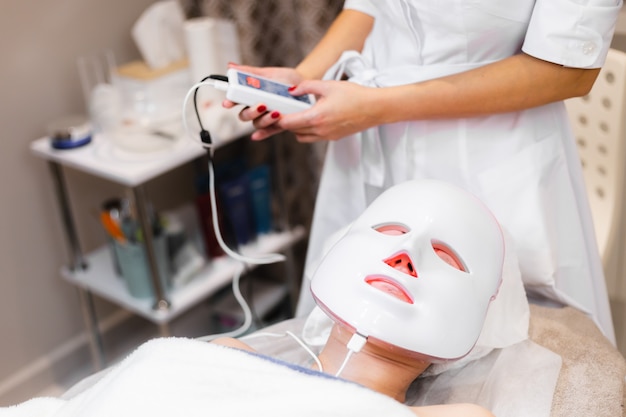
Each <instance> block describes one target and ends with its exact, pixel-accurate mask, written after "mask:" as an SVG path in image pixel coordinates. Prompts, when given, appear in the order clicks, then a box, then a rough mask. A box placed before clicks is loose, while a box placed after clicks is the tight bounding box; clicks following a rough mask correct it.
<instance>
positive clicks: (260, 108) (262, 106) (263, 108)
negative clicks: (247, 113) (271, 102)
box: [256, 104, 267, 113]
mask: <svg viewBox="0 0 626 417" xmlns="http://www.w3.org/2000/svg"><path fill="white" fill-rule="evenodd" d="M256 111H258V112H259V113H265V112H266V111H267V107H265V106H264V105H262V104H261V105H260V106H259V107H257V108H256Z"/></svg>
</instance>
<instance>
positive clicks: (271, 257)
mask: <svg viewBox="0 0 626 417" xmlns="http://www.w3.org/2000/svg"><path fill="white" fill-rule="evenodd" d="M209 194H210V197H211V217H212V220H213V229H214V231H215V237H216V238H217V241H218V243H219V244H220V246H221V247H222V249H223V250H224V252H226V254H227V255H228V256H230V257H231V258H233V259H236V260H238V261H240V262H245V263H249V264H255V265H267V264H273V263H276V262H282V261H284V260H285V259H286V257H285V255H282V254H279V253H270V254H267V255H265V256H261V257H250V256H245V255H242V254H240V253H237V252H235V251H233V250H232V249H230V248H229V247H228V245H226V242H224V239H222V232H221V231H220V227H219V221H218V218H217V202H216V199H215V175H214V173H213V162H212V160H211V158H209Z"/></svg>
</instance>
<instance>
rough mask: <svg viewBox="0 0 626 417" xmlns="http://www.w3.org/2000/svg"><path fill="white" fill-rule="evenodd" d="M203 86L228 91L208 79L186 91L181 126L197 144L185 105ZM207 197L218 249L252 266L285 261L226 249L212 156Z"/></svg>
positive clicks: (222, 82)
mask: <svg viewBox="0 0 626 417" xmlns="http://www.w3.org/2000/svg"><path fill="white" fill-rule="evenodd" d="M203 86H209V87H213V88H216V89H218V90H222V91H225V90H226V89H228V83H227V82H225V81H221V80H214V79H209V80H206V81H202V82H199V83H196V84H194V85H193V86H192V87H191V88H190V89H189V91H187V94H186V95H185V101H184V102H183V125H184V128H185V133H186V134H187V136H189V137H190V138H192V139H193V140H194V141H196V142H199V143H202V141H200V140H198V139H197V135H195V134H192V132H191V129H190V128H189V125H188V123H187V117H186V116H187V103H188V102H189V99H190V98H191V95H192V94H194V93H195V90H196V89H198V88H201V87H203ZM202 146H204V147H205V148H207V149H208V150H209V152H212V151H213V149H212V145H210V144H205V143H202ZM209 195H210V197H211V198H210V200H211V220H212V222H213V229H214V231H215V237H216V238H217V242H218V243H219V245H220V247H221V248H222V249H223V250H224V252H225V253H226V254H227V255H228V256H230V257H231V258H233V259H236V260H238V261H240V262H244V263H248V264H254V265H266V264H271V263H275V262H282V261H284V260H285V259H286V257H285V256H284V255H281V254H267V255H265V256H262V257H250V256H245V255H242V254H240V253H237V252H235V251H233V250H232V249H230V248H229V247H228V245H226V243H225V242H224V239H223V238H222V232H221V230H220V228H219V221H218V218H217V203H216V198H215V175H214V169H213V158H212V155H211V157H210V158H209Z"/></svg>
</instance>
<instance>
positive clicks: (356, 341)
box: [335, 333, 367, 376]
mask: <svg viewBox="0 0 626 417" xmlns="http://www.w3.org/2000/svg"><path fill="white" fill-rule="evenodd" d="M365 343H367V336H363V335H362V334H360V333H354V334H353V335H352V337H351V338H350V341H349V342H348V344H347V345H346V347H347V348H348V353H347V354H346V358H345V359H344V360H343V363H342V364H341V366H340V367H339V370H338V371H337V373H336V374H335V376H339V375H341V373H342V372H343V370H344V369H345V367H346V365H347V364H348V361H349V360H350V358H351V357H352V355H353V354H354V353H359V352H360V351H361V349H363V346H365Z"/></svg>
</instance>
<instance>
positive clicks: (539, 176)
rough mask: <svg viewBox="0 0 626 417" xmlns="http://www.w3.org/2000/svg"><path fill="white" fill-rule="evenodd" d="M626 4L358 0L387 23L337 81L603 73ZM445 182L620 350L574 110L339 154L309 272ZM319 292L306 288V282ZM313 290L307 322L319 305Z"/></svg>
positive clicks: (414, 128) (335, 145) (348, 59)
mask: <svg viewBox="0 0 626 417" xmlns="http://www.w3.org/2000/svg"><path fill="white" fill-rule="evenodd" d="M621 2H622V0H510V1H504V0H432V1H424V0H385V1H380V0H347V1H346V3H345V6H344V7H345V8H350V9H356V10H359V11H362V12H364V13H367V14H370V15H372V16H374V17H375V24H374V28H373V30H372V33H371V34H370V37H369V38H368V40H367V42H366V45H365V47H364V50H363V51H362V53H361V54H357V53H347V54H344V56H343V57H342V59H341V60H340V62H339V63H338V64H337V65H336V66H335V67H334V68H333V69H331V70H330V71H329V72H328V74H327V76H328V77H329V78H332V77H335V76H338V75H341V73H343V72H345V73H347V74H348V75H350V76H351V78H350V79H351V81H353V82H357V83H361V84H364V85H370V86H378V87H385V86H391V85H400V84H407V83H414V82H419V81H423V80H428V79H432V78H436V77H440V76H443V75H448V74H454V73H458V72H461V71H465V70H469V69H472V68H476V67H479V66H482V65H485V64H488V63H490V62H493V61H497V60H500V59H503V58H506V57H509V56H511V55H514V54H517V53H519V52H520V51H524V52H525V53H527V54H529V55H532V56H535V57H538V58H540V59H543V60H547V61H551V62H555V63H558V64H562V65H565V66H573V67H581V68H598V67H600V66H601V65H602V64H603V62H604V59H605V57H606V54H607V51H608V49H609V46H610V41H611V38H612V35H613V30H614V24H615V21H616V19H617V14H618V13H619V9H620V6H621ZM414 178H437V179H442V180H447V181H450V182H452V183H455V184H457V185H460V186H462V187H464V188H466V189H468V190H470V191H472V192H473V193H475V194H476V195H477V196H479V197H480V198H482V199H483V200H484V201H485V203H487V205H488V206H489V207H490V208H491V210H492V211H493V212H494V213H495V215H496V216H497V217H498V219H499V221H500V222H501V223H502V225H503V226H504V227H505V228H506V229H507V230H508V232H509V233H511V234H512V236H513V238H514V240H515V244H516V250H517V255H518V257H519V259H520V268H521V271H522V276H523V279H524V282H525V285H526V288H527V290H528V291H530V292H535V293H538V294H541V295H544V296H547V297H548V298H549V299H551V300H556V301H560V302H562V303H565V304H568V305H572V306H575V307H578V308H581V309H583V310H585V311H587V312H589V313H590V314H591V316H592V317H593V318H594V319H595V320H596V322H597V323H598V324H599V326H600V327H601V329H602V330H603V332H604V334H605V335H606V336H607V337H608V338H609V339H611V340H612V341H614V333H613V325H612V321H611V315H610V310H609V306H608V297H607V293H606V286H605V283H604V275H603V272H602V265H601V261H600V257H599V254H598V250H597V245H596V240H595V235H594V230H593V224H592V220H591V214H590V211H589V207H588V202H587V197H586V194H585V188H584V184H583V178H582V171H581V167H580V162H579V159H578V154H577V151H576V148H575V143H574V140H573V137H572V133H571V130H570V126H569V123H568V119H567V115H566V112H565V108H564V105H563V103H562V102H558V103H553V104H549V105H545V106H542V107H538V108H534V109H529V110H525V111H520V112H514V113H507V114H500V115H494V116H488V117H474V118H467V119H457V120H437V121H419V122H407V123H396V124H391V125H384V126H380V127H378V128H373V129H370V130H368V131H365V132H362V133H360V134H357V135H354V136H351V137H347V138H343V139H341V140H339V141H336V142H332V143H330V144H329V147H328V151H327V155H326V159H325V165H324V170H323V173H322V178H321V183H320V188H319V192H318V197H317V202H316V208H315V213H314V219H313V225H312V229H311V236H310V243H309V252H308V254H307V266H306V271H305V274H306V275H308V276H309V277H310V274H311V273H312V271H313V270H314V268H315V265H316V264H317V262H318V260H319V258H320V257H321V256H322V254H323V249H322V248H323V247H324V242H325V241H326V240H327V239H328V238H329V236H331V235H332V233H334V232H335V231H337V230H338V229H340V228H342V227H344V226H345V225H347V224H349V223H350V222H351V221H352V220H354V219H355V218H356V216H358V215H359V214H360V213H361V212H362V211H363V210H364V209H365V207H366V206H367V205H368V204H369V203H370V202H371V201H372V200H373V199H374V198H375V197H376V196H377V195H379V194H380V192H382V191H383V190H384V189H386V188H388V187H389V186H391V185H393V184H396V183H399V182H402V181H406V180H409V179H414ZM305 283H306V281H305ZM312 305H313V303H312V300H311V298H310V295H309V292H308V288H307V285H305V286H304V287H303V293H302V296H301V301H300V304H299V309H298V314H299V315H302V314H305V313H306V312H308V311H309V310H310V308H312Z"/></svg>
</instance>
